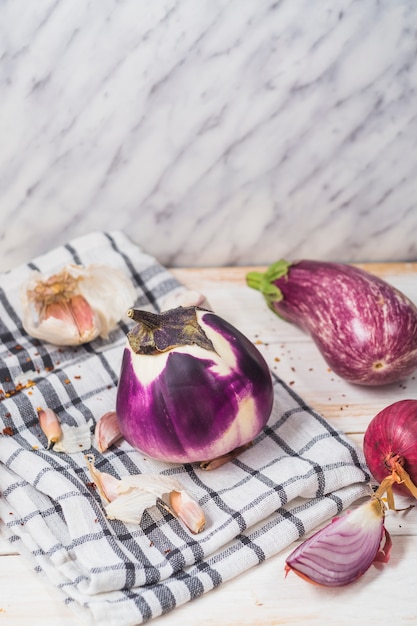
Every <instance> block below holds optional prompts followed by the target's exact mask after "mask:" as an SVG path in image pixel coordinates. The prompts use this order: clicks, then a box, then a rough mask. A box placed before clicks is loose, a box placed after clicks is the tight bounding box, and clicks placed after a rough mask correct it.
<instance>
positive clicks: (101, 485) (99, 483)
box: [85, 454, 121, 504]
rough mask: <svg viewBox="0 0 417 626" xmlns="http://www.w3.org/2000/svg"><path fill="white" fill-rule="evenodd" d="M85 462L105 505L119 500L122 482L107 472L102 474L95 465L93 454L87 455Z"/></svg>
mask: <svg viewBox="0 0 417 626" xmlns="http://www.w3.org/2000/svg"><path fill="white" fill-rule="evenodd" d="M85 460H86V463H87V467H88V470H89V472H90V476H91V478H92V479H93V481H94V484H95V486H96V488H97V491H98V492H99V494H100V497H101V499H102V500H103V501H104V502H105V504H108V503H109V502H112V501H113V500H115V499H116V498H118V497H119V495H120V491H119V487H120V482H121V481H120V480H119V479H118V478H115V477H114V476H112V475H111V474H108V473H107V472H100V471H99V470H98V469H97V468H96V466H95V465H94V455H93V454H86V455H85Z"/></svg>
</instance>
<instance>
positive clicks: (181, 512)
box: [169, 490, 206, 534]
mask: <svg viewBox="0 0 417 626" xmlns="http://www.w3.org/2000/svg"><path fill="white" fill-rule="evenodd" d="M169 502H170V506H171V508H172V510H173V511H174V513H175V514H176V515H177V516H178V517H179V518H180V520H182V521H183V522H184V524H185V525H186V526H187V528H189V530H191V532H192V533H194V534H198V533H201V532H202V531H203V530H204V528H205V525H206V518H205V516H204V513H203V509H202V508H201V507H200V505H199V504H198V503H197V502H196V501H195V500H193V499H192V498H191V496H189V494H188V493H187V492H186V491H183V490H181V491H171V493H170V494H169Z"/></svg>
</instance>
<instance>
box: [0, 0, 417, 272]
mask: <svg viewBox="0 0 417 626" xmlns="http://www.w3.org/2000/svg"><path fill="white" fill-rule="evenodd" d="M0 34H1V36H0V85H1V92H0V93H1V97H0V138H1V141H0V189H1V196H0V215H1V220H0V241H1V255H0V270H7V269H9V268H11V267H13V266H14V265H16V264H18V263H21V262H25V261H27V260H29V259H30V258H32V257H33V256H35V255H37V254H40V253H42V252H46V251H47V250H49V249H50V248H52V247H55V246H56V245H57V244H61V243H64V242H66V241H67V240H68V239H70V238H73V237H75V236H78V235H81V234H84V233H87V232H89V231H92V230H97V229H106V230H107V229H115V228H119V229H121V230H124V231H125V232H127V233H128V234H129V235H130V236H131V238H132V239H133V240H134V241H136V242H137V243H139V244H140V245H141V246H142V247H143V248H144V249H145V250H146V251H147V252H149V253H151V254H154V255H155V256H156V257H157V258H158V259H159V260H160V261H161V262H162V263H164V264H167V265H174V266H207V265H224V264H237V265H246V264H255V263H270V262H273V261H275V260H277V259H278V258H280V257H282V256H284V257H287V258H290V259H294V258H300V257H304V258H322V259H326V260H329V259H334V260H343V261H367V260H368V261H371V260H417V206H416V205H417V96H416V88H417V54H416V53H417V3H416V2H415V1H414V0H395V1H393V0H316V1H315V2H312V1H311V0H148V1H145V0H90V1H87V0H71V1H68V0H37V1H36V2H27V1H26V0H2V1H1V2H0Z"/></svg>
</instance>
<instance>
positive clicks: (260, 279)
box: [246, 259, 291, 306]
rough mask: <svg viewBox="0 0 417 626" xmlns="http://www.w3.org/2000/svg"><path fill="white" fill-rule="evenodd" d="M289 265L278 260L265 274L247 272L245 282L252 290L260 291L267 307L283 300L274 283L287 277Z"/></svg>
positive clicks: (279, 290) (283, 260) (282, 260)
mask: <svg viewBox="0 0 417 626" xmlns="http://www.w3.org/2000/svg"><path fill="white" fill-rule="evenodd" d="M290 265H291V263H289V262H288V261H285V259H280V260H279V261H277V262H276V263H273V264H272V265H270V266H269V267H268V269H267V270H266V271H265V272H248V274H247V275H246V282H247V284H248V286H249V287H251V288H252V289H257V290H258V291H260V292H261V293H262V294H263V296H264V298H265V300H266V301H267V303H268V305H269V306H272V304H273V303H274V302H280V301H281V300H282V299H283V297H284V296H283V295H282V291H281V289H279V287H277V286H276V285H275V284H274V283H275V281H276V280H278V279H279V278H282V277H283V276H287V274H288V269H289V267H290Z"/></svg>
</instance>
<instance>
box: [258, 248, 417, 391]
mask: <svg viewBox="0 0 417 626" xmlns="http://www.w3.org/2000/svg"><path fill="white" fill-rule="evenodd" d="M247 282H248V285H249V286H250V287H253V288H254V289H259V290H260V291H261V292H262V293H263V294H264V296H265V299H266V301H267V303H268V305H269V306H270V308H271V309H272V310H273V311H274V312H275V313H277V314H278V315H280V316H281V317H282V318H284V319H285V320H287V321H289V322H292V323H294V324H296V325H297V326H299V327H300V328H301V329H303V330H304V331H305V332H307V333H308V334H310V335H311V337H312V339H313V340H314V341H315V343H316V345H317V347H318V349H319V351H320V352H321V354H322V356H323V357H324V359H325V361H326V362H327V364H328V365H329V366H330V367H331V369H332V370H333V371H334V372H335V373H336V374H337V375H338V376H340V377H341V378H343V379H345V380H347V381H349V382H351V383H355V384H359V385H387V384H390V383H393V382H397V381H399V380H402V379H404V378H405V377H407V376H409V375H410V374H411V373H412V372H413V371H414V370H415V369H416V368H417V307H416V306H415V305H414V304H413V303H412V302H411V301H410V300H409V299H408V298H407V297H406V296H405V295H404V294H402V293H401V292H400V291H399V290H397V289H396V288H394V287H393V286H391V285H389V284H388V283H386V282H385V281H383V280H382V279H380V278H378V277H376V276H374V275H372V274H370V273H369V272H366V271H364V270H362V269H360V268H357V267H353V266H351V265H345V264H341V263H330V262H324V261H323V262H322V261H310V260H301V261H298V262H294V263H288V262H287V261H284V260H282V261H278V262H277V263H274V264H273V265H272V266H271V267H270V268H269V269H268V270H267V271H266V272H265V274H263V275H261V274H259V273H257V272H250V273H249V274H248V276H247Z"/></svg>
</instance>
